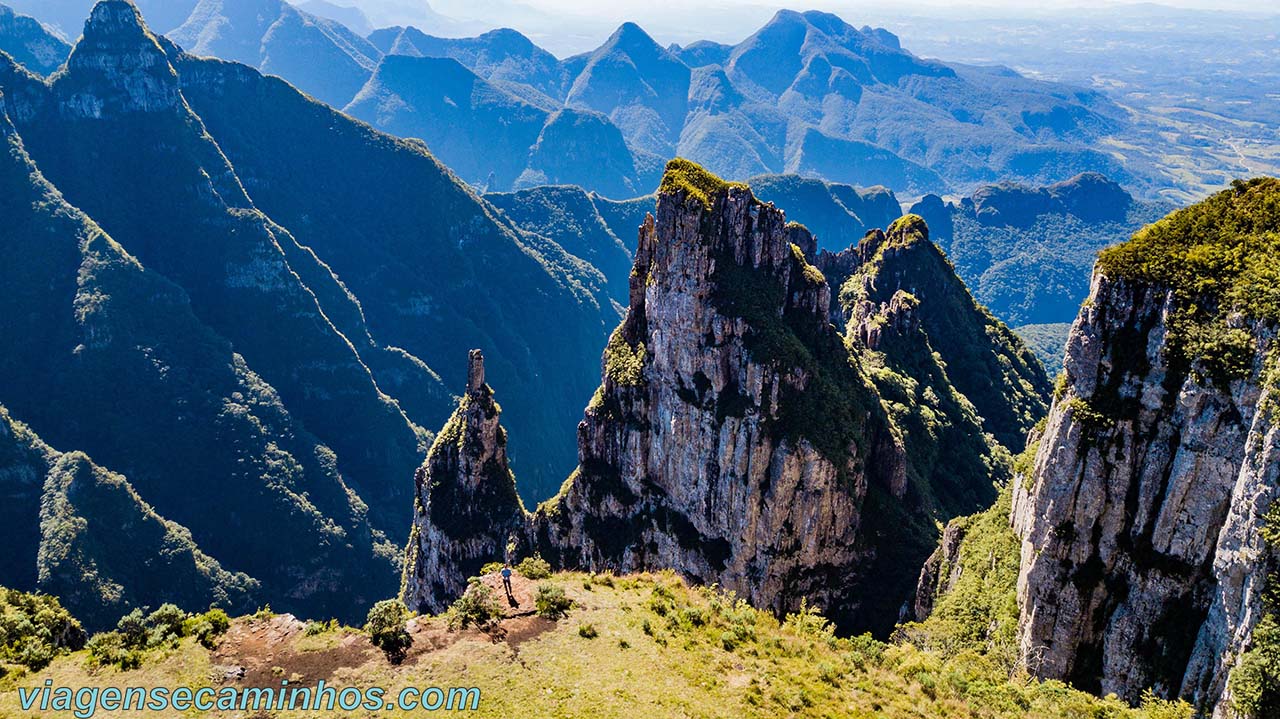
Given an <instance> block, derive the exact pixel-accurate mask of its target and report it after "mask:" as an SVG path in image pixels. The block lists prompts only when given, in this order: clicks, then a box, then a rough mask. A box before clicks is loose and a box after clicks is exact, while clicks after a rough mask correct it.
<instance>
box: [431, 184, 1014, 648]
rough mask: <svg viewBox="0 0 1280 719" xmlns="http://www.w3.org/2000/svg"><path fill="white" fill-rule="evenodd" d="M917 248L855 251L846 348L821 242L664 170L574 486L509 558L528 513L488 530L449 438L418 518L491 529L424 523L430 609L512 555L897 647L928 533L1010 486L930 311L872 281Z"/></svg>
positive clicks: (908, 241) (501, 510) (914, 236)
mask: <svg viewBox="0 0 1280 719" xmlns="http://www.w3.org/2000/svg"><path fill="white" fill-rule="evenodd" d="M926 232H927V231H926V230H925V229H924V227H923V223H922V222H921V221H920V220H919V218H909V219H907V220H905V221H902V222H899V223H895V225H894V227H893V228H891V231H890V233H889V235H888V236H886V235H885V234H884V233H879V234H878V236H877V237H872V238H869V241H864V243H863V244H862V245H859V246H858V247H857V248H854V249H852V250H849V251H848V252H847V257H845V258H844V260H847V262H845V263H844V264H841V265H840V266H841V267H844V266H846V265H847V266H848V269H847V272H848V273H853V275H851V276H850V279H849V282H850V283H856V284H857V287H858V288H859V290H858V291H856V292H855V291H851V292H847V293H845V294H847V296H848V297H849V298H850V299H851V301H855V304H856V305H857V306H856V307H854V306H850V307H847V308H844V309H842V310H841V312H840V317H841V318H842V319H845V318H847V319H848V329H847V330H846V331H845V332H843V333H842V331H841V330H840V329H838V328H837V327H836V326H835V325H833V324H832V300H831V294H832V289H831V285H830V284H829V283H828V282H827V278H826V277H825V276H824V275H823V273H822V272H821V271H819V270H818V269H817V268H816V267H814V266H813V265H811V264H810V263H809V261H808V259H807V257H809V256H812V255H813V253H814V252H815V251H816V243H815V242H814V239H813V237H812V235H810V234H809V232H808V231H807V230H806V229H804V228H803V227H802V226H800V225H798V224H796V223H789V222H787V220H786V217H785V215H784V214H783V212H782V211H781V210H779V209H777V208H775V207H774V206H772V205H770V204H766V203H762V202H760V201H759V200H757V199H756V198H755V197H754V196H753V195H752V193H751V190H750V189H748V188H747V187H746V186H743V185H736V184H729V183H725V182H722V181H721V180H719V179H718V178H716V177H714V176H713V175H711V174H709V173H707V172H706V171H704V170H703V169H702V168H700V167H698V166H696V165H693V164H692V163H688V162H686V161H683V160H676V161H673V162H672V163H671V164H670V165H669V166H668V169H667V174H666V176H665V178H664V180H663V185H662V189H661V190H660V191H659V194H658V203H657V213H656V216H650V217H648V218H647V219H646V221H645V223H644V225H643V227H642V228H641V231H640V239H639V244H638V249H637V252H636V258H635V265H634V269H633V271H632V273H631V276H630V280H629V287H628V295H629V311H628V314H627V317H626V320H625V321H624V322H623V323H622V325H621V326H620V327H619V328H618V329H617V330H616V331H615V332H614V334H613V336H612V337H611V339H610V340H609V343H608V347H607V348H606V350H605V353H604V358H603V375H604V377H603V383H602V385H601V387H600V389H599V390H598V392H597V393H596V395H595V397H594V398H593V399H592V400H591V402H590V404H589V406H588V407H587V410H586V414H585V417H584V419H583V421H582V422H581V424H580V425H579V427H578V452H579V467H578V469H577V471H576V472H575V473H574V474H573V475H572V476H571V477H570V478H569V480H568V481H567V482H566V483H565V485H564V487H563V488H562V489H561V492H560V494H559V495H558V496H556V497H555V498H553V499H552V500H550V501H548V502H546V503H544V504H543V505H542V506H540V507H539V508H538V510H537V512H536V513H535V514H533V515H530V516H527V517H526V518H525V531H524V534H523V535H522V536H520V537H517V538H515V539H514V540H512V539H511V538H510V537H511V528H512V527H513V526H514V525H515V524H516V520H515V515H516V510H515V509H514V508H513V507H512V506H511V505H509V504H508V505H501V506H499V507H498V508H497V509H496V510H492V511H493V513H492V514H491V515H482V513H481V512H479V511H478V509H476V508H478V507H480V506H481V505H483V504H484V503H483V502H477V501H476V500H475V499H474V497H473V494H474V491H475V490H474V487H475V486H477V482H476V481H474V480H473V479H472V478H471V474H468V471H462V472H459V471H458V469H457V467H456V465H455V463H454V460H452V458H450V460H449V461H443V462H441V461H437V460H436V457H437V456H444V455H441V454H440V451H439V449H440V447H441V440H438V441H437V448H436V449H433V450H432V455H433V459H432V460H431V461H429V462H428V465H427V469H426V471H425V474H423V475H420V486H426V487H428V488H429V490H428V494H429V495H430V496H429V498H428V499H429V502H428V500H427V499H424V500H421V501H422V502H423V504H422V506H421V507H420V517H421V516H423V512H424V511H425V510H426V509H427V508H428V507H429V506H430V505H437V506H442V511H448V510H449V509H456V510H457V512H453V511H449V512H448V514H449V516H451V517H452V516H454V515H455V514H456V513H464V514H467V515H468V516H471V517H475V520H476V521H477V522H482V521H484V519H485V517H488V518H489V524H486V525H485V526H483V527H480V528H473V532H474V533H473V534H472V535H469V537H475V536H479V537H482V539H479V540H476V541H472V540H471V539H470V538H468V537H463V538H459V537H458V536H456V535H445V534H443V533H441V532H439V531H438V528H437V527H435V526H428V525H424V524H423V522H422V521H421V520H420V521H419V527H420V529H421V528H422V527H424V526H426V527H427V530H426V531H423V532H422V534H421V536H420V539H419V540H418V544H416V545H412V546H411V547H410V556H409V570H408V571H410V572H415V573H416V577H415V578H413V579H411V581H414V582H417V588H416V589H415V590H414V592H416V594H414V596H415V597H416V598H417V600H418V602H419V605H420V606H425V607H441V606H443V605H444V604H447V603H448V602H449V601H452V600H453V599H454V598H456V597H457V595H458V594H459V593H460V592H461V590H462V587H463V586H464V584H463V583H464V582H465V579H466V575H467V572H465V571H460V570H459V569H458V566H457V561H456V558H457V557H465V558H466V561H469V562H471V566H474V567H477V568H478V566H479V563H480V562H482V561H485V560H494V559H500V558H501V557H502V552H503V550H505V548H506V547H507V546H509V545H510V543H511V542H512V541H514V542H515V545H516V546H517V548H518V549H519V550H520V551H523V552H529V551H534V552H538V553H540V554H541V555H542V556H543V557H544V558H545V559H547V560H548V561H550V562H551V563H552V564H553V565H557V566H560V567H564V568H574V569H585V570H590V571H627V572H630V571H645V570H657V569H666V568H671V569H675V570H677V571H679V572H680V573H681V574H683V575H685V576H687V577H689V578H690V579H692V580H694V581H698V582H703V583H708V584H710V583H717V584H719V585H720V586H721V587H724V588H726V589H730V590H733V591H735V592H736V593H737V594H738V595H739V596H741V597H743V598H745V599H748V600H749V601H751V602H752V603H754V604H755V605H757V606H761V607H767V608H770V609H772V610H774V611H777V612H785V611H792V610H795V609H796V608H798V607H799V606H800V605H801V602H802V601H803V600H806V599H807V600H808V601H809V602H810V604H811V606H816V607H819V608H821V609H822V610H823V611H824V612H825V613H826V614H827V616H828V617H830V618H831V619H833V620H834V621H835V622H836V624H837V625H838V626H839V627H840V628H841V629H843V630H847V631H868V630H871V631H876V632H879V633H881V634H887V633H888V632H889V630H890V629H891V628H892V626H893V623H894V621H896V619H897V617H898V612H899V608H900V607H901V606H902V603H903V602H904V601H906V600H907V598H908V597H909V596H910V594H911V591H912V589H913V588H914V586H915V580H916V578H917V575H918V572H919V568H920V566H921V564H923V562H924V560H925V558H926V557H927V556H928V554H929V552H930V551H932V549H933V547H934V545H935V544H936V539H937V536H936V532H937V529H936V526H937V525H936V520H937V519H942V520H945V519H948V518H951V517H954V516H957V515H959V514H967V513H969V512H972V511H974V510H975V509H978V508H981V507H983V506H987V505H989V504H990V502H991V500H992V499H993V498H994V488H993V484H992V481H993V479H995V480H997V481H999V480H1001V479H1002V478H1004V477H1007V476H1008V468H1007V466H1005V462H1006V460H1002V459H1001V457H1002V456H1007V455H1002V454H1001V453H1000V452H998V451H997V449H998V447H997V444H996V442H995V440H994V439H993V438H992V437H991V436H990V435H988V434H985V433H984V432H983V431H982V420H981V418H980V417H979V416H978V415H977V413H976V412H975V411H974V409H973V404H972V403H970V402H969V401H968V400H966V399H965V398H964V397H963V395H961V394H960V393H959V392H958V391H957V390H956V389H955V387H953V386H952V385H951V383H950V381H949V380H948V379H947V376H948V375H947V370H946V368H945V367H944V366H943V363H942V362H941V361H940V360H938V359H937V357H936V355H935V351H934V350H933V349H932V346H931V345H930V340H929V337H928V336H927V334H926V330H925V324H926V319H927V317H928V313H926V312H922V311H921V309H920V308H921V307H922V306H923V304H922V303H928V302H932V301H934V300H933V293H932V292H930V293H927V297H928V299H924V300H921V299H918V298H916V297H913V296H911V295H910V294H909V293H907V292H906V291H903V290H902V289H900V288H899V287H898V285H899V284H900V280H899V278H898V277H897V276H896V275H895V274H893V273H882V272H881V270H882V269H883V268H884V264H883V262H882V261H883V260H884V258H885V255H886V253H887V252H889V250H890V248H896V249H894V251H895V252H896V251H898V250H905V248H909V247H911V246H912V245H913V244H914V243H917V242H924V243H926V244H927V242H928V240H927V234H926ZM934 252H935V254H936V250H934ZM938 259H941V257H940V255H939V256H938ZM864 260H865V261H866V262H867V264H866V266H865V267H862V266H861V265H860V263H862V262H863V261H864ZM842 261H843V260H842ZM942 267H944V265H943V264H941V263H939V264H936V265H933V264H927V265H925V266H924V268H923V269H922V272H924V273H928V272H932V271H934V270H937V269H939V268H942ZM863 270H865V274H858V273H859V272H862V271H863ZM854 275H856V276H854ZM951 281H954V282H956V283H957V284H958V280H955V279H954V275H952V280H951ZM931 282H932V281H929V284H928V286H929V287H933V286H934V285H933V284H931ZM940 282H941V283H942V284H945V283H946V280H942V281H940ZM959 287H960V291H961V292H963V286H962V285H959ZM882 293H883V295H884V296H882ZM943 296H944V295H943V293H941V292H940V293H938V297H939V300H940V299H941V298H942V297H943ZM968 302H969V305H965V306H966V307H973V308H974V309H973V311H974V312H975V313H976V312H977V309H976V306H973V305H972V300H969V301H968ZM940 316H942V315H940ZM980 324H981V323H979V325H980ZM972 326H976V325H974V324H973V323H972V322H965V323H961V324H959V325H958V327H959V328H960V329H961V331H966V330H967V329H968V328H970V327H972ZM983 326H985V325H983ZM873 327H874V328H875V329H874V331H873V329H872V328H873ZM872 335H874V338H873V337H872ZM983 336H984V337H986V333H985V331H984V332H983ZM984 351H989V352H995V351H996V350H995V349H994V348H991V347H987V348H986V349H985V350H984ZM474 404H475V400H474V399H467V400H464V405H463V408H462V409H461V410H460V413H461V414H462V416H470V415H468V413H469V412H470V413H475V412H477V411H478V410H477V409H475V407H474ZM456 421H457V418H456V417H455V422H456ZM477 421H478V420H477ZM494 421H495V422H496V420H494ZM453 424H454V422H451V426H452V425H453ZM449 432H450V430H449V428H446V430H445V432H444V433H442V435H441V436H442V437H444V436H446V435H447V434H448V433H449ZM477 436H478V437H481V436H483V433H477ZM470 442H471V440H470V439H469V438H464V440H463V441H462V444H460V445H458V446H460V447H463V448H464V449H463V453H464V454H465V453H466V452H467V451H469V450H466V449H465V448H466V447H468V446H470ZM481 445H482V447H481ZM493 445H494V441H493V440H485V441H480V442H479V443H478V445H477V448H476V449H475V450H474V452H475V453H476V455H477V456H479V455H480V454H483V453H485V452H489V451H491V448H492V446H493ZM448 446H450V447H452V446H454V445H453V444H449V445H448ZM474 471H475V470H474V468H473V469H472V470H470V472H471V473H474ZM503 476H504V481H503V483H502V486H503V487H504V488H506V487H508V486H510V485H509V484H507V482H508V481H509V479H507V478H508V477H509V475H507V474H505V473H504V475H503ZM446 501H447V502H448V504H447V505H446V504H445V502H446ZM416 531H417V530H416ZM428 533H430V536H429V537H428ZM433 544H440V545H441V546H432V545H433ZM415 552H416V554H415ZM481 555H483V557H481ZM440 557H447V558H449V559H447V560H441V559H439V558H440ZM442 574H443V575H447V576H440V575H442ZM427 595H430V596H427Z"/></svg>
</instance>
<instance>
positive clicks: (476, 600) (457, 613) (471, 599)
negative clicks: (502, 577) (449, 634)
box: [449, 581, 502, 629]
mask: <svg viewBox="0 0 1280 719" xmlns="http://www.w3.org/2000/svg"><path fill="white" fill-rule="evenodd" d="M501 618H502V605H501V604H499V603H498V600H497V598H496V597H494V596H493V591H492V590H490V589H489V587H488V586H487V585H485V584H484V583H482V582H479V581H472V582H471V584H469V585H468V586H467V591H466V592H464V593H463V594H462V597H460V598H459V599H458V601H456V602H454V603H453V606H452V607H449V627H450V628H451V629H465V628H466V627H468V626H471V625H475V626H477V627H483V626H486V625H488V624H490V623H491V622H494V621H496V620H498V619H501Z"/></svg>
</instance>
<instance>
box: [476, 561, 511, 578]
mask: <svg viewBox="0 0 1280 719" xmlns="http://www.w3.org/2000/svg"><path fill="white" fill-rule="evenodd" d="M505 566H507V565H505V564H503V563H502V562H489V563H488V564H486V565H484V566H483V567H481V568H480V576H482V577H483V576H486V575H489V574H497V573H498V572H501V571H502V568H503V567H505Z"/></svg>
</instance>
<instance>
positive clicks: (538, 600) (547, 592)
mask: <svg viewBox="0 0 1280 719" xmlns="http://www.w3.org/2000/svg"><path fill="white" fill-rule="evenodd" d="M533 606H534V607H535V609H536V610H537V612H538V616H540V617H545V618H547V619H552V620H554V619H559V618H560V617H563V616H565V615H567V614H568V613H569V609H570V608H571V607H573V600H572V599H569V598H568V597H566V596H565V594H564V590H563V589H561V588H560V587H557V586H555V585H554V584H539V585H538V594H537V595H536V596H535V597H534V599H533Z"/></svg>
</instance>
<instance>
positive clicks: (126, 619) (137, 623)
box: [116, 609, 147, 649]
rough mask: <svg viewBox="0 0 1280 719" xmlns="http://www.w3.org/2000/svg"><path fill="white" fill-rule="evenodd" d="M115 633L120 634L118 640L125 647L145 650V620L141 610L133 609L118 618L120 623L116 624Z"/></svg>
mask: <svg viewBox="0 0 1280 719" xmlns="http://www.w3.org/2000/svg"><path fill="white" fill-rule="evenodd" d="M116 631H117V632H119V633H120V639H121V641H123V642H124V645H125V646H126V647H132V648H134V649H146V648H147V619H146V617H144V616H143V614H142V609H134V610H133V611H131V612H129V613H128V614H126V615H124V616H123V617H120V621H118V622H116Z"/></svg>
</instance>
